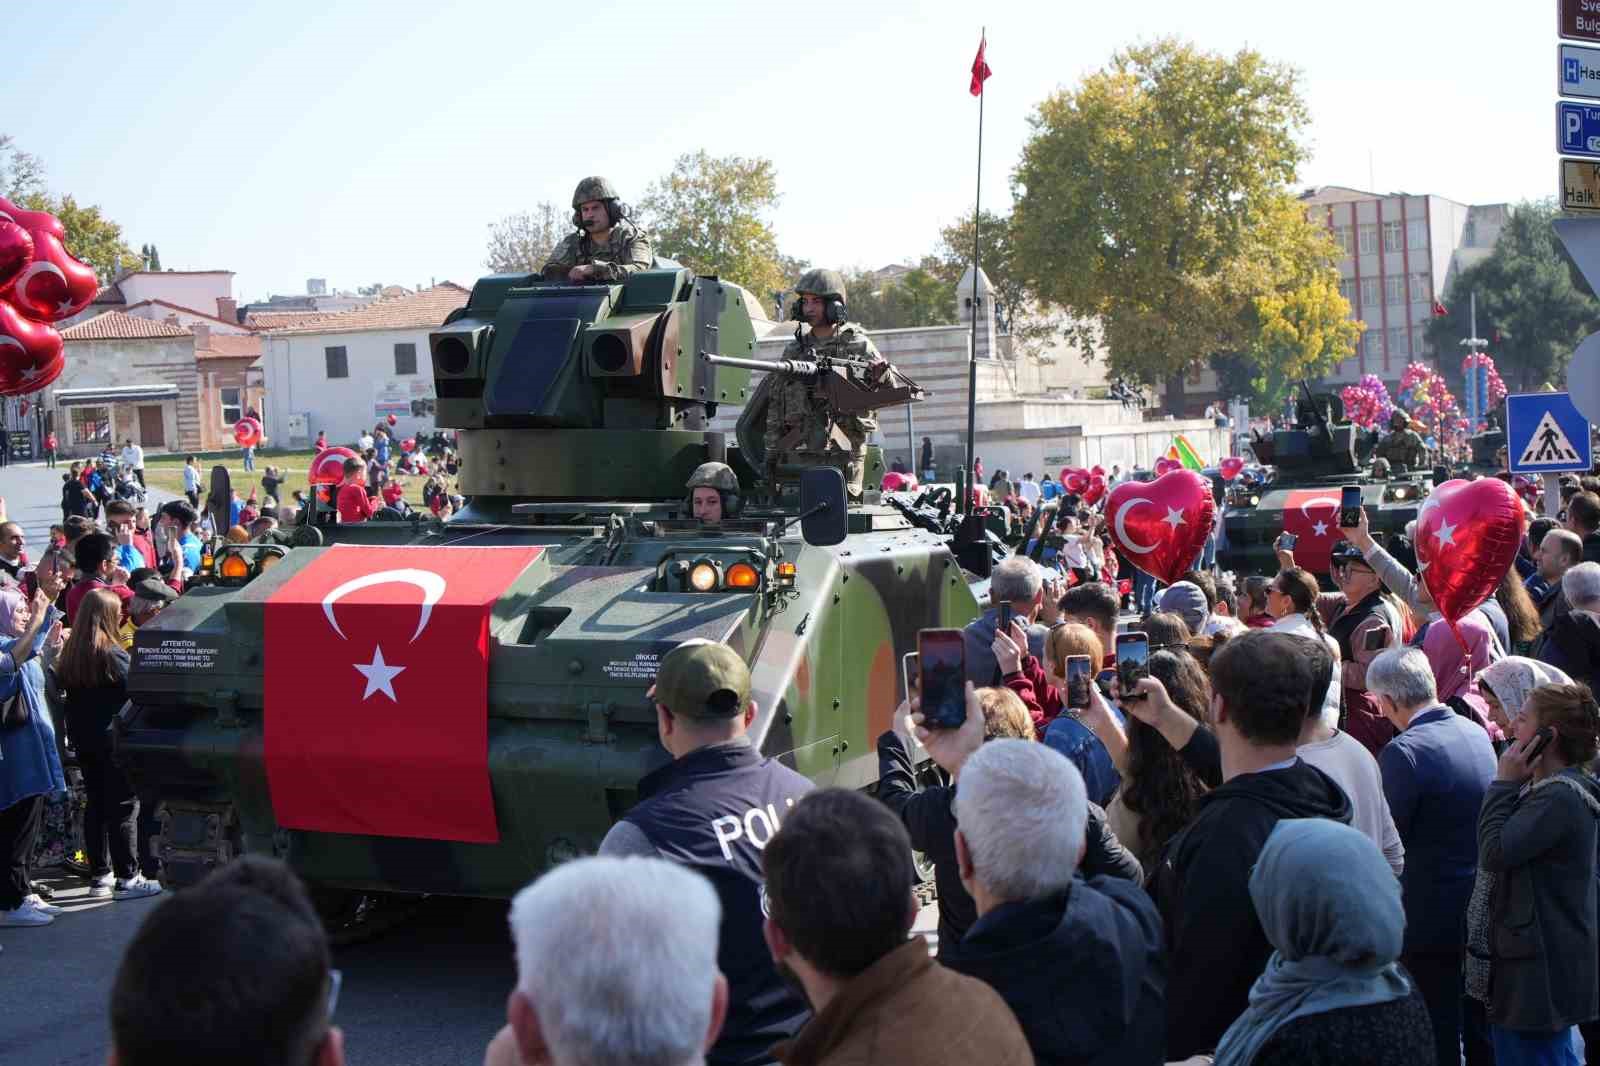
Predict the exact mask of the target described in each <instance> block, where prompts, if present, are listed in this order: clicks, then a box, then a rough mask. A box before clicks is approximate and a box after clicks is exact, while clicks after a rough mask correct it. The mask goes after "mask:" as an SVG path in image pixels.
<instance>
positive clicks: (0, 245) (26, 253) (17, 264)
mask: <svg viewBox="0 0 1600 1066" xmlns="http://www.w3.org/2000/svg"><path fill="white" fill-rule="evenodd" d="M31 262H33V235H32V234H31V233H29V232H28V231H27V230H25V229H23V228H22V227H21V226H19V225H17V224H16V223H15V222H7V221H5V220H4V219H0V293H4V292H5V291H6V290H7V289H9V288H10V287H11V283H12V282H13V281H16V280H17V278H18V276H19V275H21V273H22V272H23V270H24V269H26V268H27V266H28V264H29V263H31Z"/></svg>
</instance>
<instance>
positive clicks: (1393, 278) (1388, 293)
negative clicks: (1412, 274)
mask: <svg viewBox="0 0 1600 1066" xmlns="http://www.w3.org/2000/svg"><path fill="white" fill-rule="evenodd" d="M1383 302H1384V303H1386V304H1390V305H1391V306H1393V305H1396V304H1403V303H1405V302H1406V279H1405V275H1404V274H1390V275H1389V276H1388V277H1386V278H1384V279H1383Z"/></svg>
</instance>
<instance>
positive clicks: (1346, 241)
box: [1333, 226, 1355, 255]
mask: <svg viewBox="0 0 1600 1066" xmlns="http://www.w3.org/2000/svg"><path fill="white" fill-rule="evenodd" d="M1333 240H1334V243H1335V244H1337V245H1338V246H1339V250H1340V251H1341V252H1343V253H1344V254H1345V255H1350V254H1351V253H1352V252H1354V251H1355V240H1354V235H1353V234H1351V232H1350V227H1349V226H1335V227H1333Z"/></svg>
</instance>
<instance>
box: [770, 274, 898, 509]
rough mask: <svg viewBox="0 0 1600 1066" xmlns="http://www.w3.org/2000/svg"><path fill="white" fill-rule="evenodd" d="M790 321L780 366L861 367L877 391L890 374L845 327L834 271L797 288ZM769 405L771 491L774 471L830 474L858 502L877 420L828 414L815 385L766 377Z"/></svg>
mask: <svg viewBox="0 0 1600 1066" xmlns="http://www.w3.org/2000/svg"><path fill="white" fill-rule="evenodd" d="M795 293H796V298H795V303H794V318H795V319H797V320H799V321H800V322H801V323H802V325H801V326H800V327H799V328H797V329H796V330H795V336H794V340H792V341H790V342H789V345H788V346H787V347H786V348H784V350H783V358H784V359H799V360H816V359H817V358H818V357H819V356H826V357H831V358H839V359H848V360H851V361H853V362H856V363H862V364H865V369H864V370H862V371H860V373H861V374H862V380H863V383H865V384H868V385H875V384H876V383H877V382H879V381H881V380H883V377H884V375H885V374H887V373H888V372H889V370H890V367H889V362H888V360H886V359H884V357H883V356H881V355H879V354H878V349H877V348H876V347H875V346H874V345H873V343H872V341H871V340H870V339H868V337H867V333H866V330H864V329H862V328H861V326H860V325H858V324H856V323H854V322H851V321H850V320H849V312H848V310H847V309H846V307H845V287H844V277H843V276H842V275H840V273H839V272H838V271H837V270H808V271H806V273H805V274H804V275H802V276H801V278H800V280H799V281H798V282H797V283H796V284H795ZM763 385H764V386H766V388H767V389H768V390H769V396H770V399H769V402H768V404H767V432H766V458H767V469H768V473H769V486H775V485H776V482H777V477H776V469H777V467H779V466H791V467H792V466H835V467H838V468H839V469H840V470H841V471H842V472H843V473H844V477H845V484H846V486H847V487H848V488H849V491H850V496H851V498H852V499H859V498H860V497H861V491H862V482H863V479H864V477H865V471H864V469H863V459H864V456H865V452H866V445H867V437H868V436H869V435H870V434H871V433H872V431H873V430H875V429H877V428H878V420H877V413H876V412H874V411H864V412H859V413H855V414H841V413H839V412H836V411H833V410H832V409H831V408H830V407H829V405H828V403H827V401H826V399H825V398H824V397H823V395H822V393H821V388H822V383H821V382H820V380H819V379H818V378H816V377H803V376H800V375H793V374H784V373H778V374H773V375H772V380H771V383H770V385H767V383H765V382H763Z"/></svg>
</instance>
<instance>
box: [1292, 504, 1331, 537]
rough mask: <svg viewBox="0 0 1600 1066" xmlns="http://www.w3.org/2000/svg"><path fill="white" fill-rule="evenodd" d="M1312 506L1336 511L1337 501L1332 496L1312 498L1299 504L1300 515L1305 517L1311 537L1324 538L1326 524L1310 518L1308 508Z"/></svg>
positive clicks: (1326, 529)
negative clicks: (1315, 505) (1308, 523)
mask: <svg viewBox="0 0 1600 1066" xmlns="http://www.w3.org/2000/svg"><path fill="white" fill-rule="evenodd" d="M1312 504H1321V505H1323V506H1325V507H1331V508H1335V509H1337V508H1338V506H1339V501H1338V500H1336V499H1334V498H1333V497H1332V496H1313V497H1311V499H1309V500H1306V501H1304V502H1303V503H1301V504H1300V513H1301V514H1303V515H1305V516H1306V521H1308V522H1310V523H1311V533H1312V535H1313V536H1318V537H1325V536H1327V535H1328V523H1326V522H1324V521H1322V520H1321V519H1316V518H1312V517H1311V511H1310V507H1311V505H1312Z"/></svg>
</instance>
